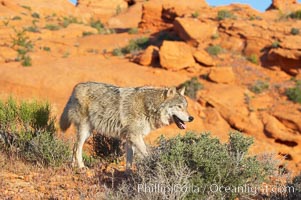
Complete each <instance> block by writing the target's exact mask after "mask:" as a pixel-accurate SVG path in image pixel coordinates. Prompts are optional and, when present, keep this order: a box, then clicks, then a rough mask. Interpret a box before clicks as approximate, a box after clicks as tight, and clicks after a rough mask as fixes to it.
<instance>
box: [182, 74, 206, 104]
mask: <svg viewBox="0 0 301 200" xmlns="http://www.w3.org/2000/svg"><path fill="white" fill-rule="evenodd" d="M182 87H185V95H187V96H189V97H190V98H191V99H196V95H197V92H198V91H199V90H201V89H203V88H204V86H203V85H202V84H201V83H200V82H199V81H198V78H197V77H193V78H191V79H190V80H187V81H185V82H184V83H181V84H180V85H179V86H178V87H177V88H182Z"/></svg>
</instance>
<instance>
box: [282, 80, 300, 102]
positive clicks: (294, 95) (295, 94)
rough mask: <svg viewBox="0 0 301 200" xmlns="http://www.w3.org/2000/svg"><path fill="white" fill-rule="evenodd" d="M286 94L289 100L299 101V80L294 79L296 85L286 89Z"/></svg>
mask: <svg viewBox="0 0 301 200" xmlns="http://www.w3.org/2000/svg"><path fill="white" fill-rule="evenodd" d="M285 93H286V96H287V97H288V98H289V100H291V101H293V102H297V103H301V80H298V81H296V86H295V87H292V88H288V89H286V92H285Z"/></svg>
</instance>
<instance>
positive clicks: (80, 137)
mask: <svg viewBox="0 0 301 200" xmlns="http://www.w3.org/2000/svg"><path fill="white" fill-rule="evenodd" d="M184 91H185V88H182V89H179V90H177V89H176V88H175V87H171V88H159V87H158V88H157V87H132V88H122V87H117V86H114V85H110V84H105V83H96V82H86V83H79V84H77V85H76V86H75V87H74V89H73V92H72V94H71V96H70V98H69V100H68V102H67V104H66V106H65V108H64V111H63V113H62V115H61V118H60V127H61V130H62V131H66V130H67V129H68V128H69V127H70V125H71V124H72V123H73V124H74V125H75V128H76V130H77V142H76V143H75V145H74V151H73V164H77V165H78V167H79V168H83V167H85V165H84V163H83V159H82V149H83V145H84V142H85V141H86V139H87V138H88V137H89V136H90V134H91V132H92V131H93V130H95V131H96V132H98V133H101V134H104V135H106V136H110V137H116V138H119V139H125V141H126V168H127V170H128V169H130V168H131V166H132V162H133V155H134V150H135V151H137V153H138V154H139V155H140V156H147V154H148V152H147V148H146V145H145V143H144V140H143V137H144V136H145V135H147V134H148V133H149V132H150V131H151V130H155V129H158V128H160V127H163V126H166V125H169V124H171V123H173V122H174V123H176V125H177V126H178V127H179V128H180V129H185V128H186V125H185V122H191V121H192V120H193V117H192V116H190V115H189V114H188V112H187V101H186V99H185V97H184Z"/></svg>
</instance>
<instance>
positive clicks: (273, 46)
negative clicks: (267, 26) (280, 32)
mask: <svg viewBox="0 0 301 200" xmlns="http://www.w3.org/2000/svg"><path fill="white" fill-rule="evenodd" d="M271 47H272V48H278V47H280V41H279V40H276V41H274V42H273V43H272V45H271Z"/></svg>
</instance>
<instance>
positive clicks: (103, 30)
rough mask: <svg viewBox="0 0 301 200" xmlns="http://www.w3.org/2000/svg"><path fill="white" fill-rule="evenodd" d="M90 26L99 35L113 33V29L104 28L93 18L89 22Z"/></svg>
mask: <svg viewBox="0 0 301 200" xmlns="http://www.w3.org/2000/svg"><path fill="white" fill-rule="evenodd" d="M90 26H91V27H92V28H95V29H96V30H97V31H98V33H99V34H112V33H115V30H114V29H109V28H106V27H105V26H104V25H103V23H101V21H99V20H97V21H95V20H94V19H93V18H92V19H91V20H90Z"/></svg>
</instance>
